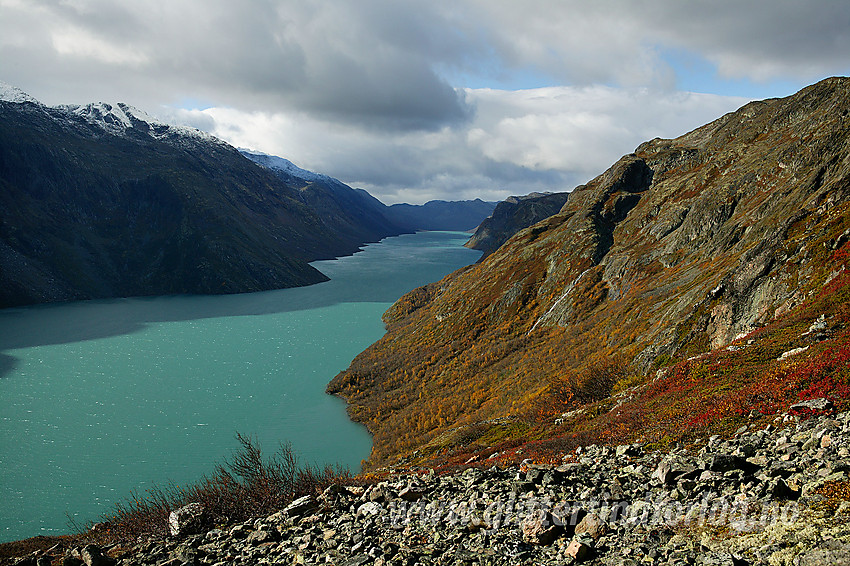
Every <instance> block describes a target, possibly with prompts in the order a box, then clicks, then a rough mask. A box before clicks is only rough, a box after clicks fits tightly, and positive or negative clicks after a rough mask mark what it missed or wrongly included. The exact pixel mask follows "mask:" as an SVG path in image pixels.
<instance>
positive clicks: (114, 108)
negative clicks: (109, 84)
mask: <svg viewBox="0 0 850 566" xmlns="http://www.w3.org/2000/svg"><path fill="white" fill-rule="evenodd" d="M58 108H60V109H62V110H65V111H66V112H70V113H72V114H75V115H77V116H79V117H80V118H83V119H84V120H86V121H87V122H89V123H90V124H94V125H95V126H99V127H101V128H103V129H104V130H105V131H106V132H108V133H110V134H113V135H117V136H120V135H125V134H126V133H127V131H128V130H131V129H133V130H136V131H138V132H141V133H146V134H148V135H150V136H151V137H153V138H156V139H165V138H173V137H175V136H177V137H180V136H185V137H191V138H197V139H200V140H203V141H207V142H213V143H220V144H223V143H224V142H222V141H221V140H219V139H218V138H216V137H214V136H212V135H210V134H208V133H206V132H203V131H201V130H198V129H195V128H190V127H188V126H175V125H173V124H166V123H165V122H160V121H159V120H157V119H156V118H154V117H153V116H151V115H150V114H148V113H146V112H144V111H142V110H139V109H138V108H136V107H134V106H130V105H129V104H124V103H123V102H119V103H117V104H110V103H107V102H95V103H90V104H84V105H65V106H60V107H58Z"/></svg>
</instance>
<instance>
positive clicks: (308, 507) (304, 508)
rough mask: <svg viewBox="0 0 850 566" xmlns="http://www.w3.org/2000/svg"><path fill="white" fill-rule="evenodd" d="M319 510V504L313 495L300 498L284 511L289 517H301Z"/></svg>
mask: <svg viewBox="0 0 850 566" xmlns="http://www.w3.org/2000/svg"><path fill="white" fill-rule="evenodd" d="M318 508H319V504H318V503H317V502H316V501H315V500H314V499H313V496H312V495H305V496H304V497H299V498H298V499H296V500H294V501H293V502H292V503H290V504H289V505H287V506H286V507H285V508H284V509H283V513H284V514H285V515H287V516H289V517H300V516H302V515H306V514H307V513H310V512H312V511H315V510H316V509H318Z"/></svg>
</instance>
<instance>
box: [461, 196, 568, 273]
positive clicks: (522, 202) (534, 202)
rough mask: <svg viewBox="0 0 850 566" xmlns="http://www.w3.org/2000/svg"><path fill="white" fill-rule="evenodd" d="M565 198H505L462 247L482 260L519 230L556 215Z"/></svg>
mask: <svg viewBox="0 0 850 566" xmlns="http://www.w3.org/2000/svg"><path fill="white" fill-rule="evenodd" d="M568 196H569V193H531V194H528V195H525V196H520V197H508V198H507V199H505V200H503V201H502V202H500V203H499V204H497V205H496V208H495V210H493V214H492V215H490V216H489V217H487V218H485V219H484V221H483V222H481V224H479V225H478V228H476V229H475V233H473V234H472V237H471V238H470V239H469V242H467V243H466V247H468V248H472V249H473V250H481V251H483V252H484V255H483V256H482V259H483V258H485V257H487V256H488V255H490V254H491V253H493V252H494V251H496V250H497V249H498V248H499V246H501V245H502V244H504V243H505V242H507V241H508V240H509V239H510V238H511V236H513V235H514V234H516V233H517V232H519V231H520V230H522V229H524V228H528V227H529V226H531V225H532V224H537V223H538V222H540V221H541V220H545V219H546V218H549V217H550V216H552V215H553V214H556V213H557V212H558V211H560V210H561V207H562V206H564V203H565V202H567V197H568Z"/></svg>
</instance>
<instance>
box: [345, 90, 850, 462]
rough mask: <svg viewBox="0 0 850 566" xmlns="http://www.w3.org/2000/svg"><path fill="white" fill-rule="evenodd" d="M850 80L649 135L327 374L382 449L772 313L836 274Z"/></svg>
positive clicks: (419, 294)
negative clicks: (681, 130) (677, 133)
mask: <svg viewBox="0 0 850 566" xmlns="http://www.w3.org/2000/svg"><path fill="white" fill-rule="evenodd" d="M848 112H850V79H846V78H833V79H828V80H825V81H822V82H820V83H818V84H816V85H813V86H811V87H808V88H806V89H804V90H803V91H801V92H799V93H797V94H795V95H793V96H791V97H788V98H783V99H772V100H766V101H762V102H754V103H751V104H748V105H746V106H744V107H743V108H741V109H740V110H738V111H737V112H734V113H730V114H728V115H726V116H723V117H722V118H720V119H718V120H716V121H714V122H712V123H710V124H708V125H706V126H703V127H701V128H699V129H697V130H694V131H693V132H690V133H688V134H686V135H684V136H681V137H679V138H676V139H674V140H662V139H655V140H652V141H649V142H646V143H644V144H642V145H641V146H639V147H638V148H637V149H636V151H635V152H634V153H633V154H630V155H627V156H625V157H623V158H622V159H621V160H620V161H618V162H617V163H616V164H614V165H613V166H612V167H611V168H610V169H609V170H607V171H606V172H604V173H603V174H602V175H600V176H599V177H597V178H596V179H594V180H592V181H591V182H589V183H588V184H587V185H585V186H580V187H578V188H576V189H575V190H574V191H573V192H572V194H571V195H570V198H569V199H568V201H567V202H566V204H565V205H564V206H563V208H562V209H561V210H560V211H559V213H558V214H555V215H553V216H551V217H549V218H547V219H546V220H543V221H542V222H539V223H537V224H535V225H533V226H530V227H529V228H526V229H524V230H521V231H520V232H518V233H517V234H516V235H514V236H513V237H512V238H511V239H510V240H509V241H508V242H506V243H505V244H504V245H503V246H502V247H500V248H499V249H498V250H497V251H496V252H494V253H493V254H491V255H490V256H489V257H487V258H486V259H485V260H484V261H483V262H482V263H480V264H478V265H476V266H473V267H471V268H468V269H466V270H461V271H459V272H455V273H454V274H452V275H450V276H448V277H446V278H445V279H443V280H442V281H441V282H439V283H437V284H434V285H430V286H428V287H426V288H422V289H418V290H416V291H414V292H413V293H411V294H410V295H408V296H406V297H404V298H402V299H401V300H400V301H399V302H398V303H397V304H396V305H394V306H393V308H392V309H390V311H388V312H387V315H386V316H385V320H386V321H387V323H388V325H389V332H388V334H387V335H386V336H385V337H384V338H383V339H382V340H381V341H379V342H378V343H376V344H375V345H374V346H372V347H371V348H370V349H369V350H367V351H366V352H364V353H363V354H361V355H360V356H359V357H358V358H357V359H356V360H355V361H354V363H353V364H352V365H351V367H350V368H349V369H348V370H347V371H345V372H343V373H341V374H340V375H339V376H337V378H335V380H334V381H333V382H332V383H331V386H330V388H329V390H330V391H331V392H334V393H338V394H340V395H342V396H343V397H345V398H346V399H347V400H348V401H349V402H350V403H351V408H350V412H351V414H352V416H353V417H354V418H355V419H358V420H360V421H362V422H364V423H366V424H367V425H368V426H369V427H370V429H371V430H372V431H373V432H374V433H375V447H374V451H373V455H372V462H373V463H380V462H384V461H386V459H387V458H388V457H389V456H390V455H391V454H394V453H399V452H402V451H405V450H409V449H412V448H414V447H416V446H420V445H422V444H423V443H425V442H427V441H429V440H431V439H433V438H434V437H435V436H436V434H437V433H438V432H439V431H441V430H444V429H445V428H447V427H450V426H453V425H457V424H465V423H471V422H476V421H482V420H485V419H490V418H493V417H498V416H504V415H516V414H521V413H522V412H523V411H526V410H528V409H529V408H530V407H531V406H532V405H533V404H534V402H535V401H536V400H537V399H539V397H540V394H541V393H542V392H543V390H544V388H545V385H546V382H547V379H549V378H551V376H553V375H562V374H564V373H565V372H569V371H573V370H581V369H582V368H586V367H588V364H592V363H596V362H599V361H600V360H604V359H607V358H610V357H611V356H614V355H616V356H617V357H618V358H619V359H625V360H626V361H628V362H631V364H632V367H633V368H637V371H640V372H645V373H646V372H649V371H650V370H654V369H656V368H658V367H662V366H664V365H666V364H668V363H670V361H671V360H673V361H675V360H678V359H684V358H686V357H688V356H693V355H695V354H698V353H700V352H705V351H706V350H708V349H710V348H716V347H719V346H723V345H726V344H729V343H730V342H731V341H732V340H733V339H734V338H735V337H736V336H738V335H741V334H742V333H746V332H748V331H751V330H753V329H754V328H757V327H760V326H762V325H765V324H767V323H769V322H771V321H772V320H774V319H775V318H776V317H779V316H781V315H782V314H783V313H785V312H787V311H789V310H790V309H792V308H793V307H794V306H795V305H798V304H800V303H802V302H803V301H804V300H806V299H807V298H808V297H810V296H812V295H813V294H815V293H816V292H818V291H819V290H820V289H822V287H823V285H824V284H825V283H826V282H828V281H830V280H832V279H833V278H834V277H835V276H836V270H838V269H839V266H837V265H831V263H830V262H831V261H833V260H831V259H830V258H831V257H833V256H832V255H831V254H834V253H835V250H836V249H840V248H841V247H842V246H843V245H844V244H845V242H846V240H847V236H848V234H850V214H848V199H850V117H848Z"/></svg>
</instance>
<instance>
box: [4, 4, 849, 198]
mask: <svg viewBox="0 0 850 566" xmlns="http://www.w3.org/2000/svg"><path fill="white" fill-rule="evenodd" d="M848 52H850V4H848V3H846V2H832V1H830V0H815V1H812V2H807V3H800V2H796V1H791V0H752V1H749V2H744V3H741V2H737V1H736V2H732V1H731V0H691V1H689V2H682V1H680V0H640V1H635V0H601V1H598V2H586V1H584V0H525V1H523V2H516V1H515V0H454V1H451V2H449V1H441V0H438V1H434V0H406V1H404V2H398V1H397V0H357V1H356V2H355V1H352V0H311V1H310V2H303V1H301V0H251V1H250V2H239V3H237V2H233V1H232V0H181V1H180V2H174V1H171V0H147V1H145V2H138V1H137V0H65V1H62V2H58V1H54V0H0V80H4V81H5V82H8V83H10V84H14V85H16V86H18V87H21V88H22V89H24V90H26V91H27V92H29V93H30V94H32V95H33V96H35V97H36V98H39V99H40V100H42V101H43V102H46V103H48V104H60V103H75V102H76V103H84V102H91V101H97V100H106V101H113V102H115V101H124V102H128V103H130V104H133V105H135V106H138V107H139V108H141V109H143V110H146V111H148V112H149V113H152V114H158V115H160V116H163V117H165V118H167V119H170V120H176V121H179V122H181V123H185V124H189V125H192V126H195V127H198V128H200V129H203V130H207V131H211V132H214V133H216V135H219V136H220V137H222V138H224V139H226V140H227V141H229V142H231V143H233V144H234V145H239V146H243V147H250V148H254V149H260V150H263V151H266V152H269V153H275V154H278V155H282V156H283V157H287V158H289V159H292V160H293V161H294V162H296V163H297V164H298V165H300V166H302V167H306V168H309V169H313V170H316V171H320V172H324V173H328V174H331V175H334V176H337V177H339V178H340V179H342V180H343V181H346V182H348V183H350V184H353V185H356V186H361V187H363V188H366V189H368V190H370V191H373V192H374V193H375V194H376V195H377V196H379V197H381V198H383V199H384V200H386V201H388V202H395V201H398V200H410V201H414V202H422V201H423V200H426V199H428V198H474V197H476V196H484V197H487V198H493V199H496V198H502V197H504V196H506V195H508V194H521V193H527V192H530V191H533V190H568V189H571V188H572V187H573V186H575V185H576V184H578V183H581V182H584V181H586V180H587V179H589V178H591V177H593V176H594V175H596V174H598V173H599V172H601V171H602V170H603V169H604V168H605V167H607V166H608V165H609V164H610V163H611V162H612V161H614V160H615V159H617V158H618V157H619V156H620V155H622V154H623V153H627V152H629V151H631V150H632V149H633V148H634V147H635V146H636V145H637V144H638V143H640V142H641V141H644V140H646V139H650V138H652V137H655V136H662V137H672V136H675V135H678V134H681V133H683V132H685V131H687V130H688V129H691V128H694V127H696V126H699V125H701V124H702V123H704V122H707V121H709V120H711V119H713V118H716V117H717V116H719V115H720V114H722V113H723V112H726V111H729V110H732V109H734V108H735V107H737V106H739V105H740V104H741V103H743V102H744V101H745V100H744V99H742V98H733V97H725V96H711V95H697V94H692V93H688V92H679V91H677V89H679V88H684V89H685V90H687V89H688V88H690V89H692V90H696V89H701V88H703V87H705V88H706V90H707V91H708V92H712V91H713V92H715V93H720V92H722V93H724V94H727V93H728V88H721V87H724V85H725V86H726V87H728V86H729V84H739V83H735V82H734V81H740V82H741V83H745V84H747V85H750V86H751V85H752V84H757V83H759V81H767V82H770V81H774V82H775V81H786V82H783V83H782V88H783V89H784V88H786V85H791V86H788V87H787V88H788V92H787V94H790V93H791V92H792V91H793V88H794V87H795V86H796V87H797V88H798V87H801V86H803V85H804V84H805V83H808V82H812V81H813V80H816V79H818V78H821V77H823V76H825V75H830V74H841V73H845V72H848V71H850V64H848V61H847V59H846V53H848ZM689 61H690V62H694V68H695V69H696V71H694V70H688V69H685V68H684V66H686V64H687V63H688V62H689ZM689 73H690V74H698V75H699V76H698V77H696V79H694V77H690V76H689ZM528 81H532V82H531V83H528ZM688 81H692V82H690V83H689V82H688ZM694 81H699V82H698V83H697V82H694ZM724 81H725V82H724ZM788 81H790V82H788ZM473 84H474V85H475V86H481V85H486V86H491V87H493V88H489V89H488V88H474V89H473V88H466V87H468V86H470V85H473ZM505 84H511V85H513V86H512V87H511V88H512V89H513V90H506V89H505V88H503V87H501V86H500V85H505ZM529 84H530V85H531V86H535V87H536V86H541V85H550V86H549V87H548V88H525V87H527V86H529ZM517 85H522V87H521V88H520V86H517ZM551 85H555V86H551ZM775 90H776V89H775V88H774V89H773V91H771V92H770V95H773V94H775ZM753 92H758V89H757V88H756V89H751V88H748V89H747V91H746V95H747V96H751V95H752V94H753ZM189 100H201V101H204V106H205V107H207V108H206V109H205V110H199V109H192V108H189V109H186V108H181V106H182V105H186V101H189Z"/></svg>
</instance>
